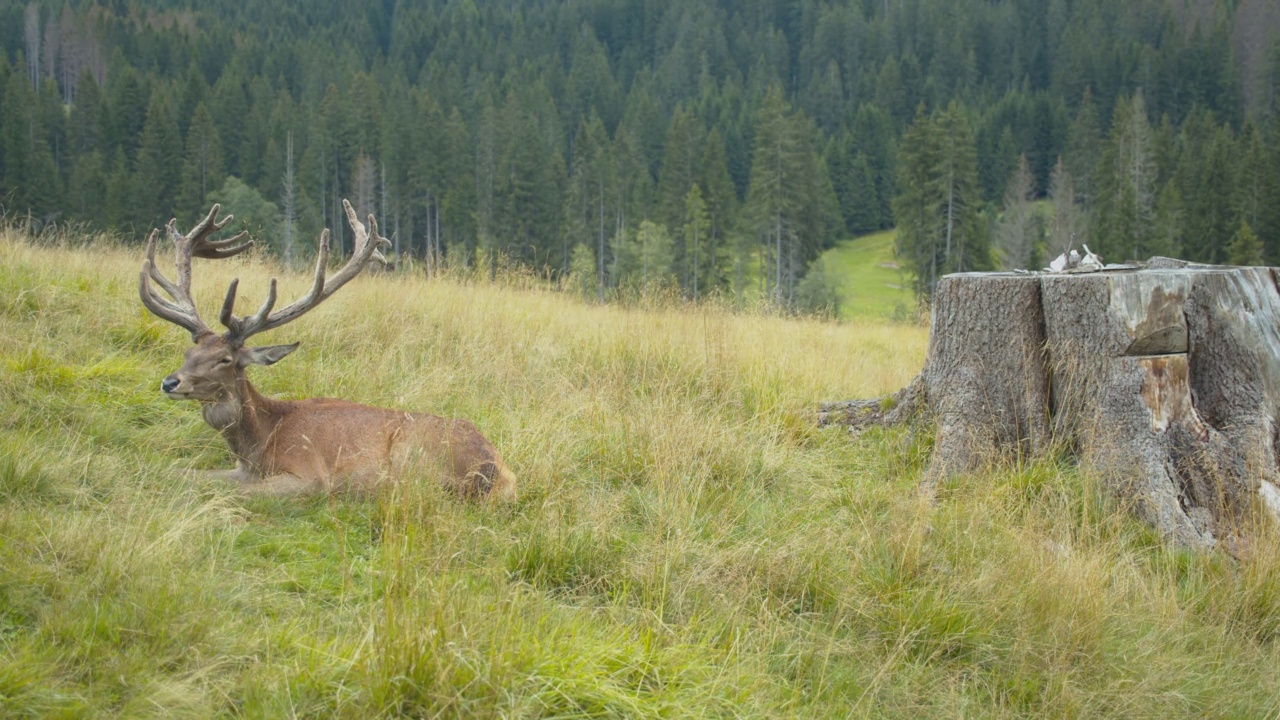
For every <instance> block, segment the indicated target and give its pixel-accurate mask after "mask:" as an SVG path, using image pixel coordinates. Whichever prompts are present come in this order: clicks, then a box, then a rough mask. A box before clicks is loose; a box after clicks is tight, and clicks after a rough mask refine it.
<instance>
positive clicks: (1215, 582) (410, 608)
mask: <svg viewBox="0 0 1280 720" xmlns="http://www.w3.org/2000/svg"><path fill="white" fill-rule="evenodd" d="M140 254H141V253H140V250H139V249H138V248H131V249H118V248H114V247H112V246H109V245H103V244H97V245H90V246H88V247H83V248H80V249H75V250H73V249H67V248H61V247H34V246H31V245H28V244H26V243H24V242H23V241H21V240H19V239H18V238H16V237H14V236H12V235H0V717H5V718H10V717H13V718H46V717H112V716H120V717H193V718H203V717H252V718H257V717H348V718H371V717H373V718H376V717H396V716H409V717H475V718H489V717H547V718H551V717H555V718H569V717H572V718H586V717H653V718H659V717H680V718H684V717H759V718H778V717H806V718H808V717H838V718H845V717H930V718H933V717H942V718H948V717H952V718H962V717H963V718H974V717H978V718H986V717H990V718H1018V717H1027V718H1032V717H1034V718H1039V717H1062V718H1070V717H1089V718H1092V717H1114V718H1135V717H1137V718H1143V717H1162V718H1163V717H1188V718H1193V717H1194V718H1203V717H1209V718H1253V717H1270V716H1275V714H1276V713H1277V712H1278V711H1280V701H1278V700H1277V698H1280V647H1278V646H1277V642H1280V641H1278V640H1277V638H1278V637H1280V553H1277V550H1276V548H1277V543H1276V542H1275V539H1274V538H1273V537H1271V536H1267V535H1264V536H1263V538H1262V540H1260V541H1259V543H1258V545H1257V548H1256V549H1255V551H1254V552H1251V553H1250V554H1249V555H1248V556H1247V557H1246V558H1245V559H1244V560H1242V561H1235V560H1231V559H1228V558H1226V557H1224V556H1222V555H1218V554H1208V555H1198V554H1190V553H1185V552H1181V551H1177V550H1174V549H1171V548H1168V547H1165V546H1163V545H1162V544H1161V543H1159V542H1158V540H1157V539H1156V538H1154V537H1153V536H1152V534H1151V532H1150V531H1148V530H1147V529H1146V528H1145V527H1144V526H1142V525H1141V524H1139V523H1137V522H1135V521H1133V520H1132V519H1131V518H1130V516H1129V515H1128V514H1127V513H1125V512H1124V511H1123V509H1120V508H1116V507H1114V506H1113V505H1112V504H1111V503H1110V502H1109V501H1108V500H1107V498H1106V497H1105V496H1104V495H1103V494H1102V493H1101V492H1100V491H1099V489H1098V487H1097V485H1096V483H1094V482H1093V480H1092V479H1091V478H1089V477H1087V476H1083V475H1080V474H1078V473H1077V472H1075V471H1074V470H1073V469H1072V468H1071V467H1070V466H1069V465H1066V464H1058V463H1055V462H1044V463H1040V464H1036V465H1032V466H1028V467H1021V468H1007V469H1004V470H1001V471H998V472H993V473H988V474H981V475H976V476H972V477H967V478H963V479H958V480H955V481H952V482H950V483H948V484H945V485H944V486H943V487H941V488H939V501H938V502H937V504H927V503H924V502H922V501H921V500H919V499H918V498H917V496H916V494H915V492H914V488H915V485H916V482H917V480H918V478H919V475H920V472H921V469H922V467H923V464H924V462H925V461H926V459H927V457H928V452H929V447H930V438H929V433H928V432H927V429H924V428H920V429H916V430H914V431H913V430H911V429H908V428H901V429H893V430H881V431H873V432H869V433H867V434H865V435H863V436H862V437H860V438H859V439H857V440H856V441H851V440H850V439H849V438H848V437H847V436H846V435H845V434H843V433H841V432H839V431H819V430H817V429H815V428H814V426H813V409H814V405H815V403H816V402H818V401H819V400H823V399H834V398H846V397H870V396H875V395H879V394H882V393H885V392H888V391H891V390H894V389H896V388H898V387H900V386H901V385H903V384H904V383H905V382H907V381H908V380H909V379H910V378H911V376H912V375H914V373H915V372H916V371H917V370H918V369H919V367H920V365H921V363H922V361H923V356H924V348H925V342H926V337H925V331H924V330H923V329H922V328H918V327H912V326H904V325H887V324H882V323H868V322H846V323H840V324H836V323H826V322H819V321H815V320H809V319H786V318H778V317H764V316H752V315H734V314H730V313H726V312H723V311H721V310H718V309H715V308H709V307H701V308H690V307H685V306H681V305H673V306H670V307H656V308H649V309H643V308H630V309H628V308H619V307H599V306H594V305H588V304H583V303H580V302H577V301H575V300H573V299H571V298H569V297H567V296H565V295H562V294H560V293H556V292H553V291H550V290H547V289H545V288H541V287H539V286H538V285H537V283H536V282H533V281H529V280H526V279H524V278H520V277H507V278H504V280H503V281H502V282H500V283H498V284H496V285H493V284H488V283H481V282H473V281H471V280H469V279H467V278H461V277H455V278H450V279H445V280H437V281H433V282H431V283H425V282H422V281H421V280H420V279H418V278H413V277H378V278H373V277H369V278H361V279H357V280H356V281H354V282H352V283H351V284H350V285H349V286H347V287H346V288H344V289H343V291H342V292H341V293H339V294H338V295H336V296H335V297H334V298H333V299H331V300H330V301H328V302H327V303H326V304H325V305H324V306H323V307H321V308H319V309H317V310H315V311H314V312H312V313H311V314H309V315H307V316H306V317H304V318H303V319H301V320H299V321H298V322H296V323H294V324H292V325H290V326H289V327H287V328H283V329H281V330H278V331H274V332H273V333H271V334H270V336H269V337H264V338H263V339H262V343H263V344H270V343H275V342H287V341H294V340H300V341H301V342H302V347H301V348H300V349H299V351H298V352H295V353H294V354H293V355H291V356H290V357H289V358H288V359H287V360H285V361H284V362H282V363H280V364H279V365H278V366H275V367H272V368H263V369H259V371H258V372H256V373H255V374H254V375H253V377H254V379H255V382H256V383H257V384H258V386H259V388H260V389H262V390H263V391H264V392H266V393H268V394H272V395H276V396H287V397H302V396H308V395H321V394H323V395H337V396H342V397H348V398H351V399H355V400H359V401H363V402H368V403H373V404H379V405H384V406H391V407H403V408H413V409H421V410H430V411H434V412H437V413H440V414H445V415H457V416H463V417H468V418H470V419H472V420H474V421H475V422H476V423H477V425H479V427H480V428H482V430H483V431H484V432H485V433H486V434H487V435H488V436H489V437H490V438H492V439H493V440H494V441H495V443H496V444H497V445H498V446H499V447H500V448H501V450H502V451H503V453H504V455H505V457H506V459H507V461H508V463H509V464H510V465H511V466H512V467H513V468H514V470H515V471H516V473H517V474H518V475H519V477H520V491H521V497H520V500H519V501H518V502H517V503H515V504H514V505H513V506H510V507H491V506H488V505H484V504H476V503H467V502H460V501H457V500H454V499H452V498H451V497H450V496H449V495H447V494H446V493H444V492H442V491H441V490H440V489H438V488H434V487H430V486H417V485H412V484H409V485H406V486H402V487H401V488H400V489H398V490H397V491H395V492H388V493H386V494H384V495H382V496H379V497H375V498H366V499H359V498H351V497H342V496H336V497H317V498H310V499H301V500H299V499H291V500H285V499H253V500H244V499H240V498H237V497H236V496H234V495H233V494H232V493H231V492H230V491H229V490H228V488H226V487H224V486H222V485H219V484H217V483H212V482H196V481H192V480H189V479H187V478H188V476H187V473H186V471H187V470H188V469H189V468H193V467H196V468H208V467H226V466H228V465H229V464H230V461H231V459H230V456H229V454H228V452H227V450H226V448H225V446H224V445H223V443H222V441H221V440H220V439H219V438H218V437H217V436H216V435H215V433H214V432H213V431H212V430H210V429H209V428H208V427H206V426H205V425H204V424H203V422H202V421H201V420H200V418H199V413H198V411H197V408H196V407H194V406H192V405H190V404H186V403H178V402H172V401H169V400H166V399H164V398H163V397H161V396H160V394H159V392H157V388H156V385H157V383H158V380H159V378H161V377H163V375H164V374H165V373H167V372H169V371H170V370H171V369H172V368H174V367H175V366H176V365H177V364H178V363H179V362H180V357H181V353H182V351H183V349H184V348H185V346H186V345H187V344H188V343H189V340H188V339H187V336H186V333H184V332H183V331H181V330H178V329H177V328H173V327H171V326H168V325H166V324H165V323H163V322H161V321H159V320H156V319H154V318H152V317H150V316H149V315H147V314H146V313H145V312H144V311H143V310H142V309H141V308H140V307H139V303H138V300H137V296H136V291H135V288H134V282H136V277H137V270H138V266H139V264H140V262H139V261H140ZM196 263H197V265H196V292H197V299H198V300H199V301H200V303H201V307H202V308H204V312H205V313H206V318H208V319H213V318H215V317H216V308H217V306H218V304H219V302H220V296H221V292H222V290H223V288H225V284H226V282H227V281H229V280H230V278H231V277H233V276H239V277H240V278H241V281H242V282H241V285H240V288H241V293H242V295H246V296H247V297H244V298H243V300H242V302H243V303H244V307H256V306H257V304H258V303H259V302H260V301H261V297H262V292H263V291H264V289H265V287H266V281H267V277H268V276H269V274H271V273H272V272H278V269H273V268H272V267H269V266H268V265H266V264H263V263H260V262H257V261H253V260H249V261H245V262H241V260H240V259H235V260H229V261H223V262H222V263H214V262H208V261H200V260H197V261H196ZM308 284H309V280H308V278H306V277H305V276H303V275H294V274H287V273H286V274H284V275H283V276H282V278H281V294H282V297H284V298H291V297H294V296H296V295H298V294H300V293H302V292H305V289H306V287H307V285H308Z"/></svg>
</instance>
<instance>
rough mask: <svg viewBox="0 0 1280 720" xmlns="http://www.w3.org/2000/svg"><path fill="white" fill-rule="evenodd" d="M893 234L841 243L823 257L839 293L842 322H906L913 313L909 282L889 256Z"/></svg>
mask: <svg viewBox="0 0 1280 720" xmlns="http://www.w3.org/2000/svg"><path fill="white" fill-rule="evenodd" d="M893 242H894V231H893V230H885V231H883V232H878V233H874V234H872V235H863V236H862V237H858V238H853V239H851V240H844V241H842V242H840V243H838V244H837V245H836V246H835V247H833V248H831V249H830V250H828V251H826V252H825V253H823V256H822V257H823V261H824V262H825V263H826V267H827V269H828V271H829V272H831V273H832V274H833V275H834V276H835V277H836V279H837V282H838V284H839V287H840V290H841V305H840V315H841V317H843V318H846V319H879V320H886V319H893V320H908V319H910V318H911V317H912V315H913V314H914V313H915V306H916V302H915V294H914V293H913V292H912V291H911V279H910V278H909V277H907V276H906V274H905V273H904V272H903V271H902V270H900V269H899V265H898V261H897V259H896V258H895V257H894V253H893Z"/></svg>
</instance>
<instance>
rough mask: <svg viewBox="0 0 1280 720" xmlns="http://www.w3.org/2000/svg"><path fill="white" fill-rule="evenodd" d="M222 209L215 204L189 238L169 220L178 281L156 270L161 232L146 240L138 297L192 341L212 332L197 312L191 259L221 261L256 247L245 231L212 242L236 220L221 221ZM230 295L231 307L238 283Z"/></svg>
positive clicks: (233, 284) (228, 313)
mask: <svg viewBox="0 0 1280 720" xmlns="http://www.w3.org/2000/svg"><path fill="white" fill-rule="evenodd" d="M221 209H222V206H221V205H219V204H217V203H214V205H213V207H211V208H209V212H208V214H206V215H205V216H204V219H203V220H201V221H200V222H198V223H196V226H195V227H193V228H192V229H191V231H190V232H188V233H187V234H186V235H183V234H182V233H180V232H178V224H177V220H170V221H169V222H168V223H167V224H166V225H165V229H166V230H168V232H169V238H170V239H171V240H172V241H173V255H174V258H173V262H174V267H175V268H176V269H177V279H176V281H173V280H169V279H168V278H166V277H165V276H164V275H163V274H162V273H161V272H160V270H159V268H157V267H156V258H155V255H156V244H157V242H158V239H159V230H152V231H151V234H150V235H149V236H148V237H147V252H146V259H145V260H144V262H143V265H142V275H141V277H140V278H139V280H138V295H139V297H140V298H141V299H142V304H143V305H145V306H146V307H147V309H148V310H150V311H151V312H153V313H155V314H156V315H158V316H160V317H161V318H164V319H165V320H168V321H169V322H172V323H174V324H175V325H178V326H180V327H183V328H186V329H187V330H189V331H190V332H191V337H192V338H193V339H195V338H199V337H200V336H201V335H203V334H205V333H208V332H211V331H210V330H209V327H208V326H207V325H205V324H204V321H203V320H201V319H200V314H199V313H198V312H196V304H195V301H194V300H193V299H192V297H191V258H193V257H199V258H207V259H212V260H220V259H222V258H228V257H231V256H233V255H238V254H240V253H242V252H244V251H245V250H247V249H249V247H250V246H252V245H253V241H252V240H245V238H246V237H247V236H248V234H247V233H243V232H242V233H240V234H238V235H236V236H235V237H231V238H227V239H225V240H210V239H209V238H210V236H211V235H213V234H214V233H216V232H218V231H219V230H221V229H223V228H224V227H226V226H227V224H228V223H230V222H231V220H232V219H233V217H234V216H232V215H227V216H226V217H224V218H222V219H221V220H218V211H219V210H221ZM152 282H154V283H155V284H156V285H159V286H160V287H161V288H162V289H163V290H164V291H165V292H166V293H168V294H169V297H171V298H173V300H172V302H171V301H169V300H166V299H164V298H163V297H161V296H160V295H159V294H158V293H156V291H155V289H154V288H153V287H152V286H151V283H152ZM227 294H228V298H227V301H228V304H229V305H234V304H235V283H232V287H231V288H230V290H229V291H228V293H227ZM223 314H224V317H230V311H229V309H228V308H226V307H224V309H223Z"/></svg>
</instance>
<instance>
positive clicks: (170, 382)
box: [160, 375, 182, 394]
mask: <svg viewBox="0 0 1280 720" xmlns="http://www.w3.org/2000/svg"><path fill="white" fill-rule="evenodd" d="M181 383H182V381H181V380H179V379H178V376H177V375H170V376H169V377H167V378H165V379H164V380H161V381H160V392H163V393H165V394H172V393H173V392H174V391H175V390H177V389H178V385H180V384H181Z"/></svg>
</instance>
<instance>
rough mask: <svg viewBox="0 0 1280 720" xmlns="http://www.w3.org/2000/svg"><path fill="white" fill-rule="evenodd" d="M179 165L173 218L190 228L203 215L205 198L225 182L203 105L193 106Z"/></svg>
mask: <svg viewBox="0 0 1280 720" xmlns="http://www.w3.org/2000/svg"><path fill="white" fill-rule="evenodd" d="M175 160H176V158H175ZM182 163H183V165H182V181H181V184H180V185H179V187H178V196H177V214H178V217H180V218H182V220H183V222H184V223H185V224H187V225H188V226H190V225H191V223H194V222H195V221H196V220H198V219H199V217H200V216H201V215H202V214H203V213H204V199H205V197H206V196H207V195H208V194H209V192H210V191H212V190H213V189H214V188H216V187H221V186H222V183H223V180H224V179H225V173H224V172H223V169H222V144H221V143H220V142H219V140H218V129H217V128H216V127H214V124H213V116H212V115H210V114H209V109H208V108H207V107H206V106H205V104H204V103H203V102H201V103H198V104H197V105H196V108H195V112H194V114H193V115H192V118H191V123H190V126H189V128H188V130H187V150H186V152H185V153H184V154H183V157H182Z"/></svg>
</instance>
